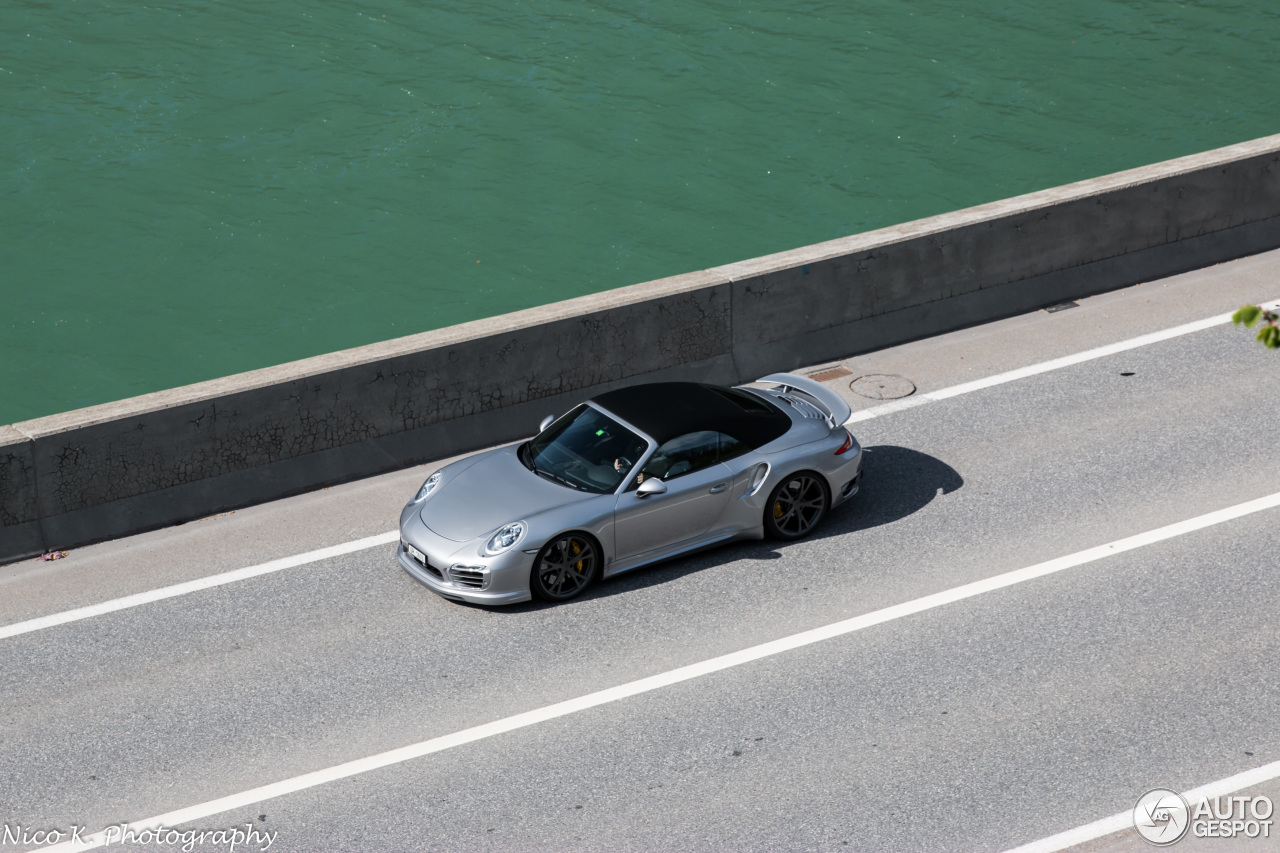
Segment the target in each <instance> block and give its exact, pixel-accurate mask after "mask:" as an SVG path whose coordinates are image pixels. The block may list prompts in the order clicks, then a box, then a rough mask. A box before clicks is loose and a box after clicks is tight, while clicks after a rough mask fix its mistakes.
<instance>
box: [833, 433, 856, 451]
mask: <svg viewBox="0 0 1280 853" xmlns="http://www.w3.org/2000/svg"><path fill="white" fill-rule="evenodd" d="M852 447H853V433H851V432H849V430H847V429H846V430H845V431H844V444H842V445H840V449H839V450H837V451H836V456H839V455H840V454H842V453H848V452H849V449H850V448H852Z"/></svg>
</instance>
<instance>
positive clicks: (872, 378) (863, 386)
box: [849, 373, 916, 400]
mask: <svg viewBox="0 0 1280 853" xmlns="http://www.w3.org/2000/svg"><path fill="white" fill-rule="evenodd" d="M849 390H850V391H852V392H853V393H855V394H859V395H861V396H863V397H870V398H871V399H872V400H897V399H898V398H900V397H910V396H911V395H912V394H914V393H916V386H915V383H914V382H912V381H911V380H910V379H907V378H905V377H902V376H894V375H893V374H892V373H868V374H867V375H866V376H859V377H858V378H857V379H855V380H853V381H852V382H850V383H849Z"/></svg>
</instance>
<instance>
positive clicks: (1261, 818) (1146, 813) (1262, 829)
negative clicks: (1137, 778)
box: [1133, 788, 1275, 847]
mask: <svg viewBox="0 0 1280 853" xmlns="http://www.w3.org/2000/svg"><path fill="white" fill-rule="evenodd" d="M1274 812H1275V805H1274V804H1273V803H1272V802H1271V798H1270V797H1267V796H1264V795H1261V794H1259V795H1255V796H1235V797H1232V796H1219V797H1214V798H1213V799H1212V800H1210V799H1209V798H1208V797H1200V798H1198V799H1197V800H1196V804H1195V806H1194V807H1192V806H1190V805H1188V804H1187V801H1186V798H1184V797H1183V796H1182V795H1181V794H1179V793H1177V792H1176V791H1170V790H1169V789H1168V788H1156V789H1155V790H1154V791H1147V792H1146V793H1145V794H1143V795H1142V797H1141V798H1140V799H1139V800H1138V804H1137V805H1136V806H1134V807H1133V826H1134V828H1135V829H1137V830H1138V834H1139V835H1141V836H1142V837H1143V838H1145V839H1146V840H1147V841H1150V842H1151V843H1152V844H1154V845H1156V846H1157V847H1165V846H1167V845H1169V844H1173V843H1174V842H1175V841H1178V840H1180V839H1181V838H1182V837H1183V836H1184V835H1186V834H1187V830H1188V829H1190V830H1191V834H1192V835H1193V836H1195V837H1196V838H1238V837H1240V836H1244V837H1245V838H1270V837H1271V823H1272V814H1273V813H1274Z"/></svg>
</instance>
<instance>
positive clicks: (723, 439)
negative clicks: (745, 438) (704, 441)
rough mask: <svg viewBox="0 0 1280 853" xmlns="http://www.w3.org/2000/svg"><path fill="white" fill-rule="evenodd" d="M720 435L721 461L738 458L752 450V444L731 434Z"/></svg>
mask: <svg viewBox="0 0 1280 853" xmlns="http://www.w3.org/2000/svg"><path fill="white" fill-rule="evenodd" d="M719 435H720V461H721V462H727V461H729V460H730V459H736V458H737V457H739V456H741V455H742V454H744V453H747V452H749V451H750V450H751V445H749V444H744V443H743V442H741V441H738V440H737V439H736V438H734V437H733V436H731V435H725V434H724V433H719Z"/></svg>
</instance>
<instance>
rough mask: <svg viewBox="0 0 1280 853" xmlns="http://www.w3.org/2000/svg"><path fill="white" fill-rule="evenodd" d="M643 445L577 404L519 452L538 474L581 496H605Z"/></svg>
mask: <svg viewBox="0 0 1280 853" xmlns="http://www.w3.org/2000/svg"><path fill="white" fill-rule="evenodd" d="M648 446H649V443H648V442H646V441H645V440H644V439H642V438H641V437H640V436H638V435H636V434H635V433H634V432H632V431H631V430H629V429H627V428H626V427H624V426H622V424H620V423H618V422H617V421H615V420H614V419H613V418H611V417H609V416H608V415H606V414H604V413H603V412H601V411H599V410H597V409H593V408H591V407H590V406H585V405H584V406H578V407H577V408H576V409H574V410H573V411H571V412H569V414H567V415H564V416H563V417H561V418H560V419H559V420H558V421H556V422H555V423H553V424H552V425H551V426H549V427H547V429H546V431H545V432H543V433H541V434H540V435H538V436H537V437H536V438H534V439H533V440H532V441H530V442H529V443H528V444H526V445H524V447H523V448H521V450H522V452H521V454H520V459H521V461H522V462H524V464H525V465H527V466H529V467H530V469H532V470H533V471H534V472H535V473H537V474H538V475H539V476H542V477H545V478H546V479H548V480H553V481H555V482H557V483H560V484H561V485H563V486H569V487H570V488H574V489H580V490H581V491H584V492H596V493H597V494H606V493H608V492H612V491H614V490H615V489H617V488H618V484H619V483H621V482H622V481H623V479H625V478H626V476H627V475H628V474H629V473H631V468H632V466H634V465H635V463H636V461H637V460H639V459H640V457H641V456H643V455H644V452H645V450H646V449H647V448H648Z"/></svg>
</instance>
